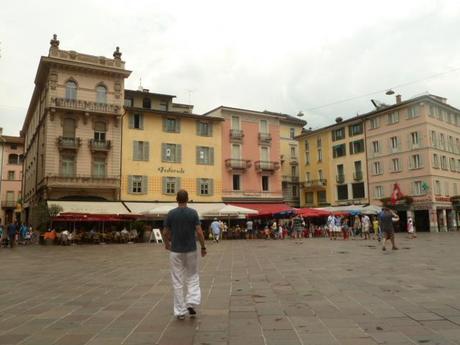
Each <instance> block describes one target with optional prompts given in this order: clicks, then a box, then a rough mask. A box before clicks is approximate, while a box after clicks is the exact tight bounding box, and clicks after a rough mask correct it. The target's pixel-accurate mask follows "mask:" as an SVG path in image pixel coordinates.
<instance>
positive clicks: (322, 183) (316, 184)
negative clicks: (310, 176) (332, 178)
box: [303, 179, 327, 190]
mask: <svg viewBox="0 0 460 345" xmlns="http://www.w3.org/2000/svg"><path fill="white" fill-rule="evenodd" d="M326 186H327V180H326V179H319V180H309V181H304V182H303V187H304V189H307V190H311V189H325V188H326Z"/></svg>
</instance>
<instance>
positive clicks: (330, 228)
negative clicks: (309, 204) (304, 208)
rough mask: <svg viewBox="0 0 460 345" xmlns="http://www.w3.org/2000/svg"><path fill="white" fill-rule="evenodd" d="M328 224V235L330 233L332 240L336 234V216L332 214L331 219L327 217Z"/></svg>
mask: <svg viewBox="0 0 460 345" xmlns="http://www.w3.org/2000/svg"><path fill="white" fill-rule="evenodd" d="M326 224H327V230H328V233H329V239H331V240H332V236H333V235H334V232H335V229H334V227H335V217H334V214H333V213H331V214H330V215H329V217H327V221H326Z"/></svg>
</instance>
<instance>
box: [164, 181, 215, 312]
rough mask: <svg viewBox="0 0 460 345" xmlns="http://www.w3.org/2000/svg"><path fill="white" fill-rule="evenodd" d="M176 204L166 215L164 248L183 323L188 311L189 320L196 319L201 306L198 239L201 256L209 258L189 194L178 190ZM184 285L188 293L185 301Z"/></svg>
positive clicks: (175, 301) (177, 308)
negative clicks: (189, 202)
mask: <svg viewBox="0 0 460 345" xmlns="http://www.w3.org/2000/svg"><path fill="white" fill-rule="evenodd" d="M176 201H177V203H178V207H177V208H175V209H173V210H171V211H169V213H168V215H167V216H166V219H165V222H164V232H163V237H164V243H165V249H166V250H169V251H170V253H169V260H170V264H171V279H172V285H173V289H174V308H173V312H174V316H175V317H176V318H177V319H178V320H184V319H185V314H186V313H187V311H188V313H189V315H190V317H195V316H196V311H195V308H196V307H197V306H198V305H199V304H200V303H201V290H200V277H199V275H198V253H197V245H196V238H197V237H198V240H199V242H200V245H201V257H204V256H206V247H205V244H204V235H203V230H202V228H201V224H200V219H199V217H198V213H197V212H196V211H195V210H194V209H192V208H189V207H187V202H188V193H187V191H186V190H184V189H181V190H179V191H178V192H177V196H176ZM184 285H185V287H186V291H187V292H186V294H185V298H184Z"/></svg>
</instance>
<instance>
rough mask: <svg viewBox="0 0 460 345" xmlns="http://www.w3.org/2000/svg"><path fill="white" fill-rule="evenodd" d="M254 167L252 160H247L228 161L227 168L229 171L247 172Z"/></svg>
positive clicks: (226, 161) (226, 162)
mask: <svg viewBox="0 0 460 345" xmlns="http://www.w3.org/2000/svg"><path fill="white" fill-rule="evenodd" d="M251 165H252V163H251V161H250V160H247V159H233V158H231V159H226V160H225V167H226V168H227V170H246V169H248V168H250V167H251Z"/></svg>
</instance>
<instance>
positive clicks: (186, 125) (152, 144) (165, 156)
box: [121, 89, 223, 203]
mask: <svg viewBox="0 0 460 345" xmlns="http://www.w3.org/2000/svg"><path fill="white" fill-rule="evenodd" d="M174 97H175V96H171V95H164V94H157V93H151V92H149V91H148V90H146V89H143V90H139V91H132V90H126V91H125V109H126V113H125V115H124V116H123V140H122V152H123V156H122V176H121V198H122V200H123V201H143V202H175V200H176V193H177V191H178V190H179V189H186V190H187V191H188V193H189V199H190V201H191V202H195V203H197V202H207V203H210V202H221V201H222V165H221V161H222V158H221V155H222V147H221V143H222V137H221V133H222V129H221V126H222V122H223V119H221V118H217V117H212V116H201V115H196V114H193V113H192V111H193V106H191V105H185V104H178V103H174V102H173V98H174Z"/></svg>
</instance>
